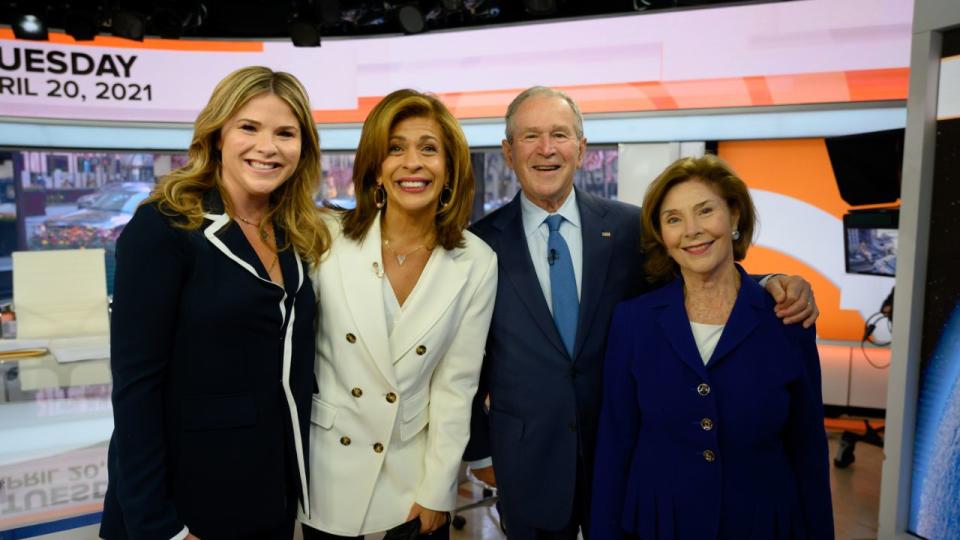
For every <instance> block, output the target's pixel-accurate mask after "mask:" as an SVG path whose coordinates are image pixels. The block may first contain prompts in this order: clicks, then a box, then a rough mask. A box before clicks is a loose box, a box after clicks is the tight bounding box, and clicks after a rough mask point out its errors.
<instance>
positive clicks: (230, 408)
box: [182, 394, 257, 431]
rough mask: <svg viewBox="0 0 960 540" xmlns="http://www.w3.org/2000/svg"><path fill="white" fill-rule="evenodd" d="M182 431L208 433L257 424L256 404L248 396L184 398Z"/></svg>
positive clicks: (251, 397)
mask: <svg viewBox="0 0 960 540" xmlns="http://www.w3.org/2000/svg"><path fill="white" fill-rule="evenodd" d="M184 402H185V404H186V406H185V407H184V408H183V409H182V411H183V412H182V419H183V429H185V430H186V431H209V430H216V429H236V428H243V427H251V426H255V425H256V424H257V403H256V401H255V400H254V398H253V396H251V395H249V394H239V395H228V396H193V397H188V398H184Z"/></svg>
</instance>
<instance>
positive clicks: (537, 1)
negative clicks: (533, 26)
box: [523, 0, 557, 16]
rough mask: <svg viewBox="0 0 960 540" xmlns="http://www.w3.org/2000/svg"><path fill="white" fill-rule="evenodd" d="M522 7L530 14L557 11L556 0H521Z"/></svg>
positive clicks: (542, 14) (536, 14)
mask: <svg viewBox="0 0 960 540" xmlns="http://www.w3.org/2000/svg"><path fill="white" fill-rule="evenodd" d="M523 9H525V10H526V11H527V13H529V14H530V15H534V16H546V15H553V14H554V13H556V12H557V2H556V0H523Z"/></svg>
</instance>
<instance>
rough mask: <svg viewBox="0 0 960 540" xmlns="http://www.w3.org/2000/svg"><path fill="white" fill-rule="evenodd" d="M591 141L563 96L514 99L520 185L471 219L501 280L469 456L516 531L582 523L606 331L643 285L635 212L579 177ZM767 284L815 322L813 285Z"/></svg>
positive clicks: (570, 534) (506, 145) (509, 118)
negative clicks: (584, 185)
mask: <svg viewBox="0 0 960 540" xmlns="http://www.w3.org/2000/svg"><path fill="white" fill-rule="evenodd" d="M586 144H587V140H586V138H584V136H583V118H582V115H581V114H580V110H579V107H578V106H577V104H576V102H574V101H573V100H572V99H571V98H570V97H569V96H567V95H566V94H564V93H562V92H559V91H556V90H552V89H549V88H545V87H533V88H530V89H528V90H526V91H524V92H523V93H521V94H520V95H518V96H517V97H516V98H515V99H514V100H513V102H512V103H511V104H510V106H509V108H508V109H507V115H506V139H505V140H504V141H503V155H504V157H505V158H506V160H507V164H508V165H509V166H510V167H511V168H512V169H513V170H514V172H516V174H517V178H518V179H519V181H520V185H521V188H522V189H521V192H520V193H518V194H517V196H516V197H515V198H514V199H513V201H511V202H510V203H508V204H507V205H505V206H504V207H503V208H501V209H499V210H497V211H495V212H493V213H491V214H490V215H488V216H486V217H485V218H483V219H482V220H480V221H478V222H477V223H476V224H474V225H473V227H472V228H471V230H472V231H473V232H474V233H475V234H477V235H478V236H479V237H480V238H482V239H483V240H484V241H486V242H487V243H488V244H489V245H490V246H491V247H492V248H493V249H494V251H496V253H497V256H498V259H499V263H498V264H499V272H500V276H499V282H498V285H497V297H496V307H495V308H494V313H493V321H492V323H491V326H490V333H489V336H488V338H487V348H486V357H485V359H484V365H483V372H482V375H481V380H480V388H479V390H478V392H477V400H476V407H475V409H474V414H473V419H472V426H471V439H470V443H469V445H468V446H467V450H466V452H465V454H464V459H466V460H467V461H470V462H472V463H471V465H472V467H473V469H474V474H476V475H477V477H478V478H480V479H481V480H483V481H485V482H487V483H488V484H491V485H496V486H497V487H498V492H499V499H500V504H501V513H502V515H501V518H502V519H503V521H504V523H505V524H506V528H507V534H508V536H509V537H510V538H511V539H519V540H527V539H530V540H532V539H542V538H547V539H553V538H557V539H565V540H567V539H569V540H572V539H575V538H576V537H577V533H578V531H579V530H580V529H581V527H582V528H583V531H584V533H586V532H587V531H588V529H589V527H587V526H586V525H587V519H588V516H587V510H588V509H589V507H590V504H589V488H590V485H591V474H592V471H593V451H594V445H595V442H596V434H597V422H598V415H599V411H600V399H601V387H602V379H603V377H602V368H603V362H602V361H603V355H604V351H605V348H606V341H607V330H608V327H609V324H610V318H611V315H612V313H613V308H614V306H616V304H617V303H618V302H620V301H621V300H623V299H625V298H629V297H631V296H635V295H637V294H640V293H641V292H644V290H645V289H646V287H647V284H646V280H645V278H644V274H643V256H642V254H641V252H640V209H639V208H638V207H636V206H633V205H629V204H625V203H620V202H616V201H610V200H606V199H600V198H598V197H594V196H592V195H590V194H589V193H586V192H583V191H580V190H578V189H575V188H574V186H573V178H574V173H575V172H576V170H577V169H578V168H579V167H580V165H581V163H582V161H583V156H584V152H585V150H586ZM767 281H768V282H767V284H766V287H767V290H768V291H769V292H770V293H771V294H772V295H773V296H774V298H775V299H776V300H778V302H779V303H778V305H777V306H778V307H777V313H778V315H780V316H781V317H784V321H785V322H788V323H790V322H799V321H804V324H805V325H807V326H809V324H812V323H813V321H814V320H815V319H816V316H817V314H818V312H817V309H816V306H815V305H814V304H813V302H812V292H811V291H810V288H809V284H807V283H806V282H805V281H804V280H803V279H801V278H797V277H790V278H788V277H785V276H777V277H773V278H771V279H769V280H767ZM487 398H489V412H488V413H485V412H484V410H485V408H484V407H483V403H484V401H485V400H486V399H487ZM494 471H496V472H495V473H494Z"/></svg>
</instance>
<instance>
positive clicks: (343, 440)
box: [340, 435, 350, 446]
mask: <svg viewBox="0 0 960 540" xmlns="http://www.w3.org/2000/svg"><path fill="white" fill-rule="evenodd" d="M340 444H342V445H344V446H350V437H347V436H346V435H344V436H343V437H340Z"/></svg>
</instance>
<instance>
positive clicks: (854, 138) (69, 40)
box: [0, 0, 960, 540]
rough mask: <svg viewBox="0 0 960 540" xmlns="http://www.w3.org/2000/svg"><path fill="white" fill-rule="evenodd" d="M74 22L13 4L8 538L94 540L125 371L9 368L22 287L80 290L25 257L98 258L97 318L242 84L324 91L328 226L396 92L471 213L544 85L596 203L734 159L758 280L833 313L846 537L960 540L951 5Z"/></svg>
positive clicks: (3, 290)
mask: <svg viewBox="0 0 960 540" xmlns="http://www.w3.org/2000/svg"><path fill="white" fill-rule="evenodd" d="M30 4H36V6H38V7H36V8H33V7H31V5H30ZM61 4H62V3H61V2H34V3H22V2H20V3H16V2H0V23H5V24H6V25H7V26H3V27H0V302H2V311H0V319H2V322H3V324H2V328H3V337H4V338H6V339H3V340H0V540H8V539H11V540H12V539H14V538H51V539H61V540H72V539H85V538H94V537H96V530H97V527H96V525H97V524H98V523H99V519H100V511H101V510H102V500H103V495H104V491H105V489H106V466H105V460H106V452H107V442H108V440H109V437H110V434H111V431H112V408H111V404H110V389H111V386H110V373H109V350H108V349H103V348H102V347H100V348H96V347H95V348H96V352H95V353H92V354H88V355H87V356H85V357H83V358H79V357H70V356H71V355H69V354H63V355H60V356H58V355H57V354H56V350H55V348H54V347H52V346H51V348H50V351H52V353H51V352H48V353H44V354H41V355H38V356H32V357H28V358H14V357H10V358H8V357H6V356H4V354H5V353H7V352H8V351H14V350H15V349H16V347H18V346H22V343H21V342H23V341H25V340H27V341H29V340H33V341H32V343H36V342H38V341H41V342H42V341H43V340H48V339H53V338H57V337H59V336H57V335H54V334H41V335H23V333H22V332H21V333H20V335H17V322H16V312H17V303H16V301H17V297H18V295H17V290H19V287H20V286H21V285H20V284H21V283H24V285H22V286H23V287H27V286H28V285H30V284H32V285H33V286H34V288H36V287H39V288H45V287H46V288H48V289H50V290H58V291H59V290H61V289H60V288H58V287H61V285H60V284H59V283H60V282H59V281H57V280H63V279H66V280H67V281H66V283H67V284H66V285H65V286H62V287H63V288H62V290H63V291H64V293H63V294H64V295H67V294H73V293H75V292H78V291H76V290H74V289H76V288H77V287H76V286H75V285H73V284H72V283H80V282H83V279H81V278H86V277H89V276H86V274H84V275H83V276H80V275H79V274H81V273H82V272H80V270H78V269H76V268H71V267H66V268H64V267H58V268H50V269H49V272H47V269H44V268H41V270H40V271H36V270H31V274H30V275H26V272H23V273H21V274H16V273H15V269H16V267H18V262H19V261H20V259H23V260H26V257H22V256H18V255H15V254H17V253H27V254H30V253H36V252H58V251H60V250H74V249H82V250H90V251H89V252H88V254H89V253H92V254H95V255H96V256H95V257H94V259H96V260H93V261H92V262H91V264H92V265H93V268H94V269H98V268H100V267H102V272H103V274H99V273H97V274H96V275H97V276H100V275H103V276H105V282H104V280H103V279H102V278H99V277H98V278H97V279H100V282H99V283H97V284H96V285H97V286H96V287H91V288H90V290H93V291H95V294H94V295H93V296H94V297H95V298H94V300H95V301H97V302H100V304H97V305H102V306H106V305H107V297H108V295H109V294H110V293H111V292H112V277H113V257H114V246H115V241H116V238H117V236H118V235H119V234H120V232H121V231H122V229H123V226H124V225H125V224H126V223H127V221H129V219H130V218H131V216H132V214H133V211H134V210H135V208H136V207H137V205H138V204H139V203H140V202H141V201H142V200H143V199H144V198H145V197H146V196H147V194H148V193H149V191H150V190H151V189H152V186H153V185H154V184H155V182H156V181H157V180H159V179H160V178H162V177H163V176H164V175H165V174H166V173H168V172H169V171H171V170H172V169H175V168H177V167H179V166H180V165H182V164H183V163H185V160H186V148H187V146H188V144H189V141H190V136H191V133H192V122H193V120H194V118H195V117H196V114H197V113H198V111H199V110H200V108H201V107H202V106H203V105H204V104H205V102H206V100H207V98H208V97H209V94H210V91H211V89H212V88H213V86H214V85H215V84H216V83H217V82H218V81H219V80H220V79H221V78H222V77H223V76H225V75H226V74H227V73H229V72H231V71H233V70H234V69H237V68H239V67H242V66H247V65H265V66H269V67H271V68H272V69H276V70H283V71H289V72H291V73H293V74H294V75H295V76H297V77H298V78H299V79H300V80H301V81H303V83H304V85H305V86H306V88H307V90H308V91H309V93H310V99H311V102H312V104H313V106H314V108H315V110H314V119H315V121H316V122H317V129H318V131H319V134H320V140H321V147H322V148H323V156H322V165H323V177H322V179H321V185H320V186H319V189H318V194H317V204H318V205H320V204H323V203H324V201H330V202H333V203H336V204H338V205H340V206H350V205H352V204H353V193H352V186H351V183H350V175H351V171H352V166H353V151H354V150H355V148H356V146H357V143H358V140H359V135H360V124H361V123H362V121H363V119H364V118H365V116H366V114H367V113H368V112H369V111H370V110H371V109H372V107H373V106H374V105H375V104H376V103H377V101H378V100H379V99H380V98H381V97H383V96H384V95H386V94H388V93H389V92H390V91H392V90H394V89H397V88H403V87H412V88H417V89H420V90H426V91H431V92H434V93H436V94H437V95H438V96H439V97H440V98H441V99H442V100H443V101H444V102H445V103H446V105H447V106H448V107H449V108H450V110H451V111H452V112H453V113H454V114H455V115H456V116H457V117H458V118H459V119H460V120H461V121H462V124H463V127H464V130H465V132H466V134H467V137H468V140H469V143H470V145H471V151H472V159H473V167H474V171H475V173H476V174H477V178H478V180H479V181H478V188H477V189H478V197H477V200H476V205H475V208H474V217H475V218H479V217H481V216H483V215H484V214H486V213H488V212H490V211H492V210H494V209H496V208H498V207H499V206H501V205H503V204H505V203H506V202H508V201H509V200H510V199H511V198H512V197H513V196H514V195H515V194H516V192H517V190H518V184H517V181H516V178H515V176H514V175H513V173H512V172H511V171H510V170H509V169H508V167H507V166H506V163H505V162H504V159H503V157H502V155H501V153H500V141H501V139H502V137H503V128H504V125H503V120H502V116H503V114H504V112H505V110H506V106H507V104H508V103H509V102H510V100H511V99H512V98H513V97H514V96H515V95H516V94H517V93H518V92H519V91H520V90H522V89H524V88H526V87H528V86H532V85H546V86H551V87H555V88H559V89H562V90H564V91H565V92H567V93H569V94H570V95H571V96H572V97H573V98H574V99H576V100H577V101H578V103H579V104H580V106H581V108H582V110H583V112H584V114H585V134H586V137H587V139H588V142H589V145H588V151H587V155H586V158H585V160H584V165H583V167H582V169H581V170H580V171H579V172H578V174H577V177H576V183H577V185H578V187H580V188H581V189H583V190H586V191H588V192H590V193H593V194H596V195H599V196H602V197H606V198H612V199H618V200H622V201H626V202H630V203H634V204H640V202H641V199H642V196H643V193H644V190H645V189H646V186H647V185H648V184H649V182H650V181H652V180H653V178H654V177H655V176H656V174H657V173H659V172H660V170H662V169H663V168H664V167H665V166H666V165H667V164H669V163H670V162H672V161H673V160H674V159H676V158H678V157H681V156H688V155H702V154H703V153H704V152H713V153H716V154H718V155H719V156H720V157H722V158H724V159H725V160H727V161H728V162H729V163H730V164H731V165H732V166H733V167H734V169H735V170H737V171H738V173H740V175H741V176H742V177H743V178H744V179H745V180H746V181H747V183H748V185H749V187H750V189H751V195H752V197H753V199H754V201H755V203H756V205H757V209H758V213H759V218H760V227H759V232H758V234H757V237H756V239H755V244H754V246H753V247H752V248H751V250H750V252H749V255H748V257H747V259H746V260H745V261H744V266H745V267H746V268H747V269H748V270H749V271H750V272H752V273H755V274H763V273H768V272H774V271H775V272H781V273H787V274H799V275H802V276H804V277H805V278H806V279H807V280H808V281H810V282H811V283H812V285H813V289H814V291H815V293H816V298H817V304H818V306H819V308H820V310H821V315H820V319H819V320H818V322H817V337H818V347H819V350H820V356H821V367H822V377H823V399H824V403H825V405H826V406H827V413H828V417H827V418H826V419H825V425H826V426H827V429H828V434H829V438H830V450H831V458H832V459H833V462H834V464H833V465H832V471H831V474H832V477H831V485H832V488H833V496H834V512H835V515H836V530H837V537H838V538H846V539H864V538H928V539H938V538H957V537H960V512H958V510H957V508H956V505H955V504H952V501H955V500H957V498H958V496H960V465H958V464H960V459H958V456H960V441H958V439H957V436H956V434H957V433H960V384H958V381H960V302H958V299H960V286H958V285H957V283H956V280H953V279H950V278H951V277H952V274H951V272H950V270H951V266H950V264H949V263H951V262H955V261H957V260H960V257H958V255H960V253H958V247H957V243H956V242H955V241H952V238H951V237H952V236H953V235H952V233H953V232H955V231H957V227H958V226H960V223H958V222H957V220H958V219H960V218H958V212H957V205H958V202H957V201H960V191H958V188H957V186H958V185H960V184H958V183H957V182H956V181H951V180H955V178H954V177H955V176H956V171H957V170H960V169H958V165H960V164H958V154H957V148H958V147H960V145H958V142H957V141H958V136H960V128H958V125H960V124H958V122H960V120H958V118H960V105H958V101H960V98H958V97H957V96H960V34H958V32H960V30H957V27H958V26H960V13H958V12H960V5H958V4H956V2H955V1H954V0H929V1H928V0H917V1H916V2H914V1H913V0H844V1H843V2H837V1H835V0H790V1H745V2H744V1H741V2H725V1H716V0H714V1H706V0H699V1H695V0H623V1H616V0H608V1H594V2H576V1H572V0H568V1H562V0H556V1H547V0H533V1H524V2H520V1H517V2H505V1H497V0H463V1H449V2H448V1H443V2H439V1H437V2H430V1H421V2H399V1H398V2H367V1H359V0H354V1H349V0H342V1H340V2H326V1H324V2H320V1H318V0H317V1H313V0H297V1H291V2H287V3H280V2H278V3H276V4H277V7H275V8H271V9H265V10H259V11H257V9H259V8H257V6H261V3H258V2H255V1H254V0H243V1H238V2H227V1H225V0H223V1H221V0H218V1H211V0H192V1H185V2H177V3H170V5H169V6H167V5H165V4H159V3H158V4H157V5H156V6H154V3H148V2H139V3H138V2H135V1H127V2H122V1H109V0H96V1H95V0H89V1H84V2H79V1H78V2H71V3H69V6H68V7H67V8H64V7H63V6H61ZM287 4H289V5H287ZM157 6H159V7H157ZM255 8H257V9H255ZM254 14H255V15H254ZM18 257H20V258H19V259H18ZM101 258H102V260H100V259H101ZM86 260H87V261H88V262H90V258H89V257H87V259H86ZM23 264H24V265H25V266H24V268H32V267H29V266H26V262H24V263H23ZM97 271H98V272H99V271H101V270H97ZM74 278H75V279H76V281H73V280H74ZM895 284H896V285H897V287H896V288H895V287H894V285H895ZM79 292H80V293H82V294H81V296H83V294H86V296H87V297H89V296H90V294H88V291H86V290H84V291H79ZM58 294H59V293H58ZM104 295H107V296H104ZM894 306H896V315H897V316H896V318H894V316H893V314H894V310H893V308H894ZM894 320H896V321H897V322H896V323H894ZM89 333H90V336H88V337H89V338H90V339H91V340H93V341H91V343H93V342H97V341H96V340H97V339H100V340H105V339H106V338H105V336H104V335H103V334H104V331H103V329H102V328H100V329H99V330H96V329H95V330H91V331H90V332H89ZM14 338H16V339H14ZM51 343H52V342H51ZM97 343H100V342H97ZM885 457H886V459H884V458H885ZM461 495H462V500H461V502H462V503H463V504H465V505H466V504H470V503H471V502H472V501H473V500H474V499H475V498H478V497H482V494H481V493H480V492H479V489H478V488H476V487H475V486H473V485H472V484H470V483H469V482H465V483H464V485H463V487H462V489H461ZM463 516H464V517H465V519H466V523H467V525H466V527H465V528H464V529H463V530H462V531H461V530H458V531H454V533H453V534H454V536H456V537H457V538H479V537H484V538H502V534H501V533H500V532H499V530H498V528H497V514H496V510H495V509H494V508H493V507H492V506H491V505H489V504H488V505H481V506H480V507H478V508H476V509H473V510H470V511H468V512H464V513H463ZM458 535H459V536H458Z"/></svg>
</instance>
